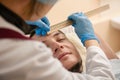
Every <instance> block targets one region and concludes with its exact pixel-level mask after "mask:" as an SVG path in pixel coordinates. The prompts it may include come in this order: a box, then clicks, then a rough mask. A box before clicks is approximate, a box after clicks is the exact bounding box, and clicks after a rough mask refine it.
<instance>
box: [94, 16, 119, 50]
mask: <svg viewBox="0 0 120 80" xmlns="http://www.w3.org/2000/svg"><path fill="white" fill-rule="evenodd" d="M94 29H95V31H96V32H97V33H99V35H100V36H101V37H102V38H103V39H104V40H105V41H106V42H107V43H108V44H109V45H110V46H111V48H112V49H113V50H114V51H115V52H117V51H120V30H117V29H115V28H113V27H112V26H111V23H110V19H109V18H108V19H104V20H101V21H100V22H97V23H95V24H94Z"/></svg>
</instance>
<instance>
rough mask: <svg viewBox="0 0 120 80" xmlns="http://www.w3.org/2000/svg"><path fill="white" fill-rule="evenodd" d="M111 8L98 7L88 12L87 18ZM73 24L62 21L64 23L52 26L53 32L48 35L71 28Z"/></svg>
mask: <svg viewBox="0 0 120 80" xmlns="http://www.w3.org/2000/svg"><path fill="white" fill-rule="evenodd" d="M109 8H110V7H109V4H107V5H104V6H101V7H98V8H96V9H93V10H90V11H88V12H85V13H84V14H85V15H86V16H87V17H91V16H94V15H96V14H99V13H101V12H103V11H105V10H108V9H109ZM72 23H73V22H72V21H71V20H65V21H62V22H60V23H58V24H55V25H52V26H51V28H50V29H51V30H50V32H48V34H50V33H52V32H54V31H56V30H59V29H61V28H64V27H67V26H70V25H72Z"/></svg>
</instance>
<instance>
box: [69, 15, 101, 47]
mask: <svg viewBox="0 0 120 80" xmlns="http://www.w3.org/2000/svg"><path fill="white" fill-rule="evenodd" d="M68 19H69V20H72V21H73V26H74V28H75V32H76V33H77V35H78V37H79V38H80V39H81V42H82V43H83V45H85V41H86V40H98V39H97V37H96V36H95V34H94V30H93V27H92V23H91V22H90V21H89V20H88V18H87V17H86V16H85V15H84V14H83V13H74V14H72V15H70V16H69V17H68ZM98 42H99V41H98Z"/></svg>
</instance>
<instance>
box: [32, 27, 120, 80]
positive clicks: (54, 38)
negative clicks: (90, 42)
mask: <svg viewBox="0 0 120 80" xmlns="http://www.w3.org/2000/svg"><path fill="white" fill-rule="evenodd" d="M69 28H70V27H69ZM96 35H97V37H98V38H99V40H100V47H101V48H102V49H103V51H104V52H105V54H106V56H107V57H108V59H109V60H110V62H111V65H112V67H113V72H114V74H115V76H116V78H117V80H120V78H119V76H120V69H119V68H118V67H120V59H118V57H117V56H116V55H115V54H114V52H113V51H112V49H111V48H110V47H109V45H108V44H107V43H106V42H105V41H104V40H102V38H101V37H100V36H99V35H98V34H96ZM31 37H32V38H33V39H35V40H38V41H42V42H44V43H45V44H46V45H47V46H48V47H49V48H51V49H52V51H53V53H54V54H53V56H54V57H55V58H57V59H59V60H60V62H61V63H62V64H63V66H64V67H65V68H66V69H67V70H69V71H72V72H79V73H81V72H85V59H86V49H85V47H84V46H83V45H82V43H81V41H80V39H79V38H78V37H77V35H76V33H75V32H74V30H73V29H71V28H70V29H68V28H67V29H61V30H58V31H55V32H53V33H51V34H48V35H47V36H36V35H34V33H32V35H31Z"/></svg>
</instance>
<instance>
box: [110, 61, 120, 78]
mask: <svg viewBox="0 0 120 80" xmlns="http://www.w3.org/2000/svg"><path fill="white" fill-rule="evenodd" d="M110 63H111V65H112V71H113V73H114V74H115V78H116V80H120V59H111V60H110Z"/></svg>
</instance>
